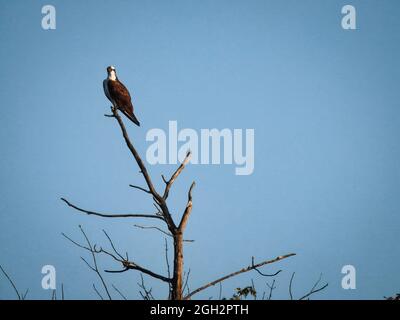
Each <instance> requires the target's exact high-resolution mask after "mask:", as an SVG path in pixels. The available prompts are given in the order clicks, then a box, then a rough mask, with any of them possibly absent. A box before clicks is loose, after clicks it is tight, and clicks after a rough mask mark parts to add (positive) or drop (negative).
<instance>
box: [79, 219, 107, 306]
mask: <svg viewBox="0 0 400 320" xmlns="http://www.w3.org/2000/svg"><path fill="white" fill-rule="evenodd" d="M79 229H81V232H82V234H83V236H84V237H85V239H86V242H87V244H88V246H89V248H90V252H91V253H92V259H93V264H94V268H92V270H93V271H94V272H96V274H97V276H98V277H99V278H100V281H101V283H102V284H103V287H104V290H105V291H106V294H107V296H108V298H109V299H110V300H112V298H111V295H110V292H109V291H108V287H107V284H106V282H105V281H104V278H103V276H102V275H101V273H100V270H99V268H98V266H97V260H96V254H95V251H94V250H93V247H92V244H91V243H90V240H89V238H88V236H87V235H86V233H85V231H84V230H83V228H82V226H79ZM82 259H83V258H82ZM83 261H85V260H84V259H83ZM85 262H86V261H85ZM86 264H87V265H88V266H89V267H90V265H89V263H87V262H86Z"/></svg>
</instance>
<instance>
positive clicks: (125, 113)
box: [121, 110, 140, 127]
mask: <svg viewBox="0 0 400 320" xmlns="http://www.w3.org/2000/svg"><path fill="white" fill-rule="evenodd" d="M121 111H122V113H123V114H124V115H125V116H126V117H127V118H128V119H129V120H131V121H132V122H133V123H134V124H136V125H137V126H138V127H140V122H139V120H138V119H137V118H136V117H135V115H134V114H133V113H132V114H129V113H128V112H126V111H125V110H121Z"/></svg>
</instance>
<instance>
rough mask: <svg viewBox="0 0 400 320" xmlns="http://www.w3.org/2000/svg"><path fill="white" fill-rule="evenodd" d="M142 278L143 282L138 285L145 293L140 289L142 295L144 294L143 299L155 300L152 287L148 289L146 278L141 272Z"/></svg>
mask: <svg viewBox="0 0 400 320" xmlns="http://www.w3.org/2000/svg"><path fill="white" fill-rule="evenodd" d="M140 278H141V283H138V286H139V287H140V288H142V289H143V291H144V294H143V293H142V292H141V291H140V290H139V293H140V295H141V296H142V298H143V300H154V297H153V295H152V293H151V290H152V288H150V290H148V289H147V288H146V285H145V284H144V279H143V275H142V274H140Z"/></svg>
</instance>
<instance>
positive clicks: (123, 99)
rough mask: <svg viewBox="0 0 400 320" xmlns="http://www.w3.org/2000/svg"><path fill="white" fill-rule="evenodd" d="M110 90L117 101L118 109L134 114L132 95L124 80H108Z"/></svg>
mask: <svg viewBox="0 0 400 320" xmlns="http://www.w3.org/2000/svg"><path fill="white" fill-rule="evenodd" d="M108 92H109V93H110V96H111V97H112V99H113V100H114V101H115V103H116V105H117V108H118V109H121V110H122V111H125V112H126V113H128V114H130V115H131V114H133V106H132V100H131V95H130V94H129V91H128V89H127V88H126V87H125V86H124V85H123V84H122V82H120V81H119V80H116V81H108Z"/></svg>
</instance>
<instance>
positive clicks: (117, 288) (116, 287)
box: [111, 284, 128, 300]
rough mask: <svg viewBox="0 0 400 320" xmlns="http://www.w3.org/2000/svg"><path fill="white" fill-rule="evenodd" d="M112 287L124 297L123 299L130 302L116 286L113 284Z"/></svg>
mask: <svg viewBox="0 0 400 320" xmlns="http://www.w3.org/2000/svg"><path fill="white" fill-rule="evenodd" d="M111 285H112V287H113V288H114V290H115V291H117V292H118V294H119V295H120V296H121V297H122V299H124V300H128V299H127V298H126V297H125V296H124V295H123V294H122V292H121V291H120V290H119V289H118V288H117V287H116V286H114V285H113V284H111Z"/></svg>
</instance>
